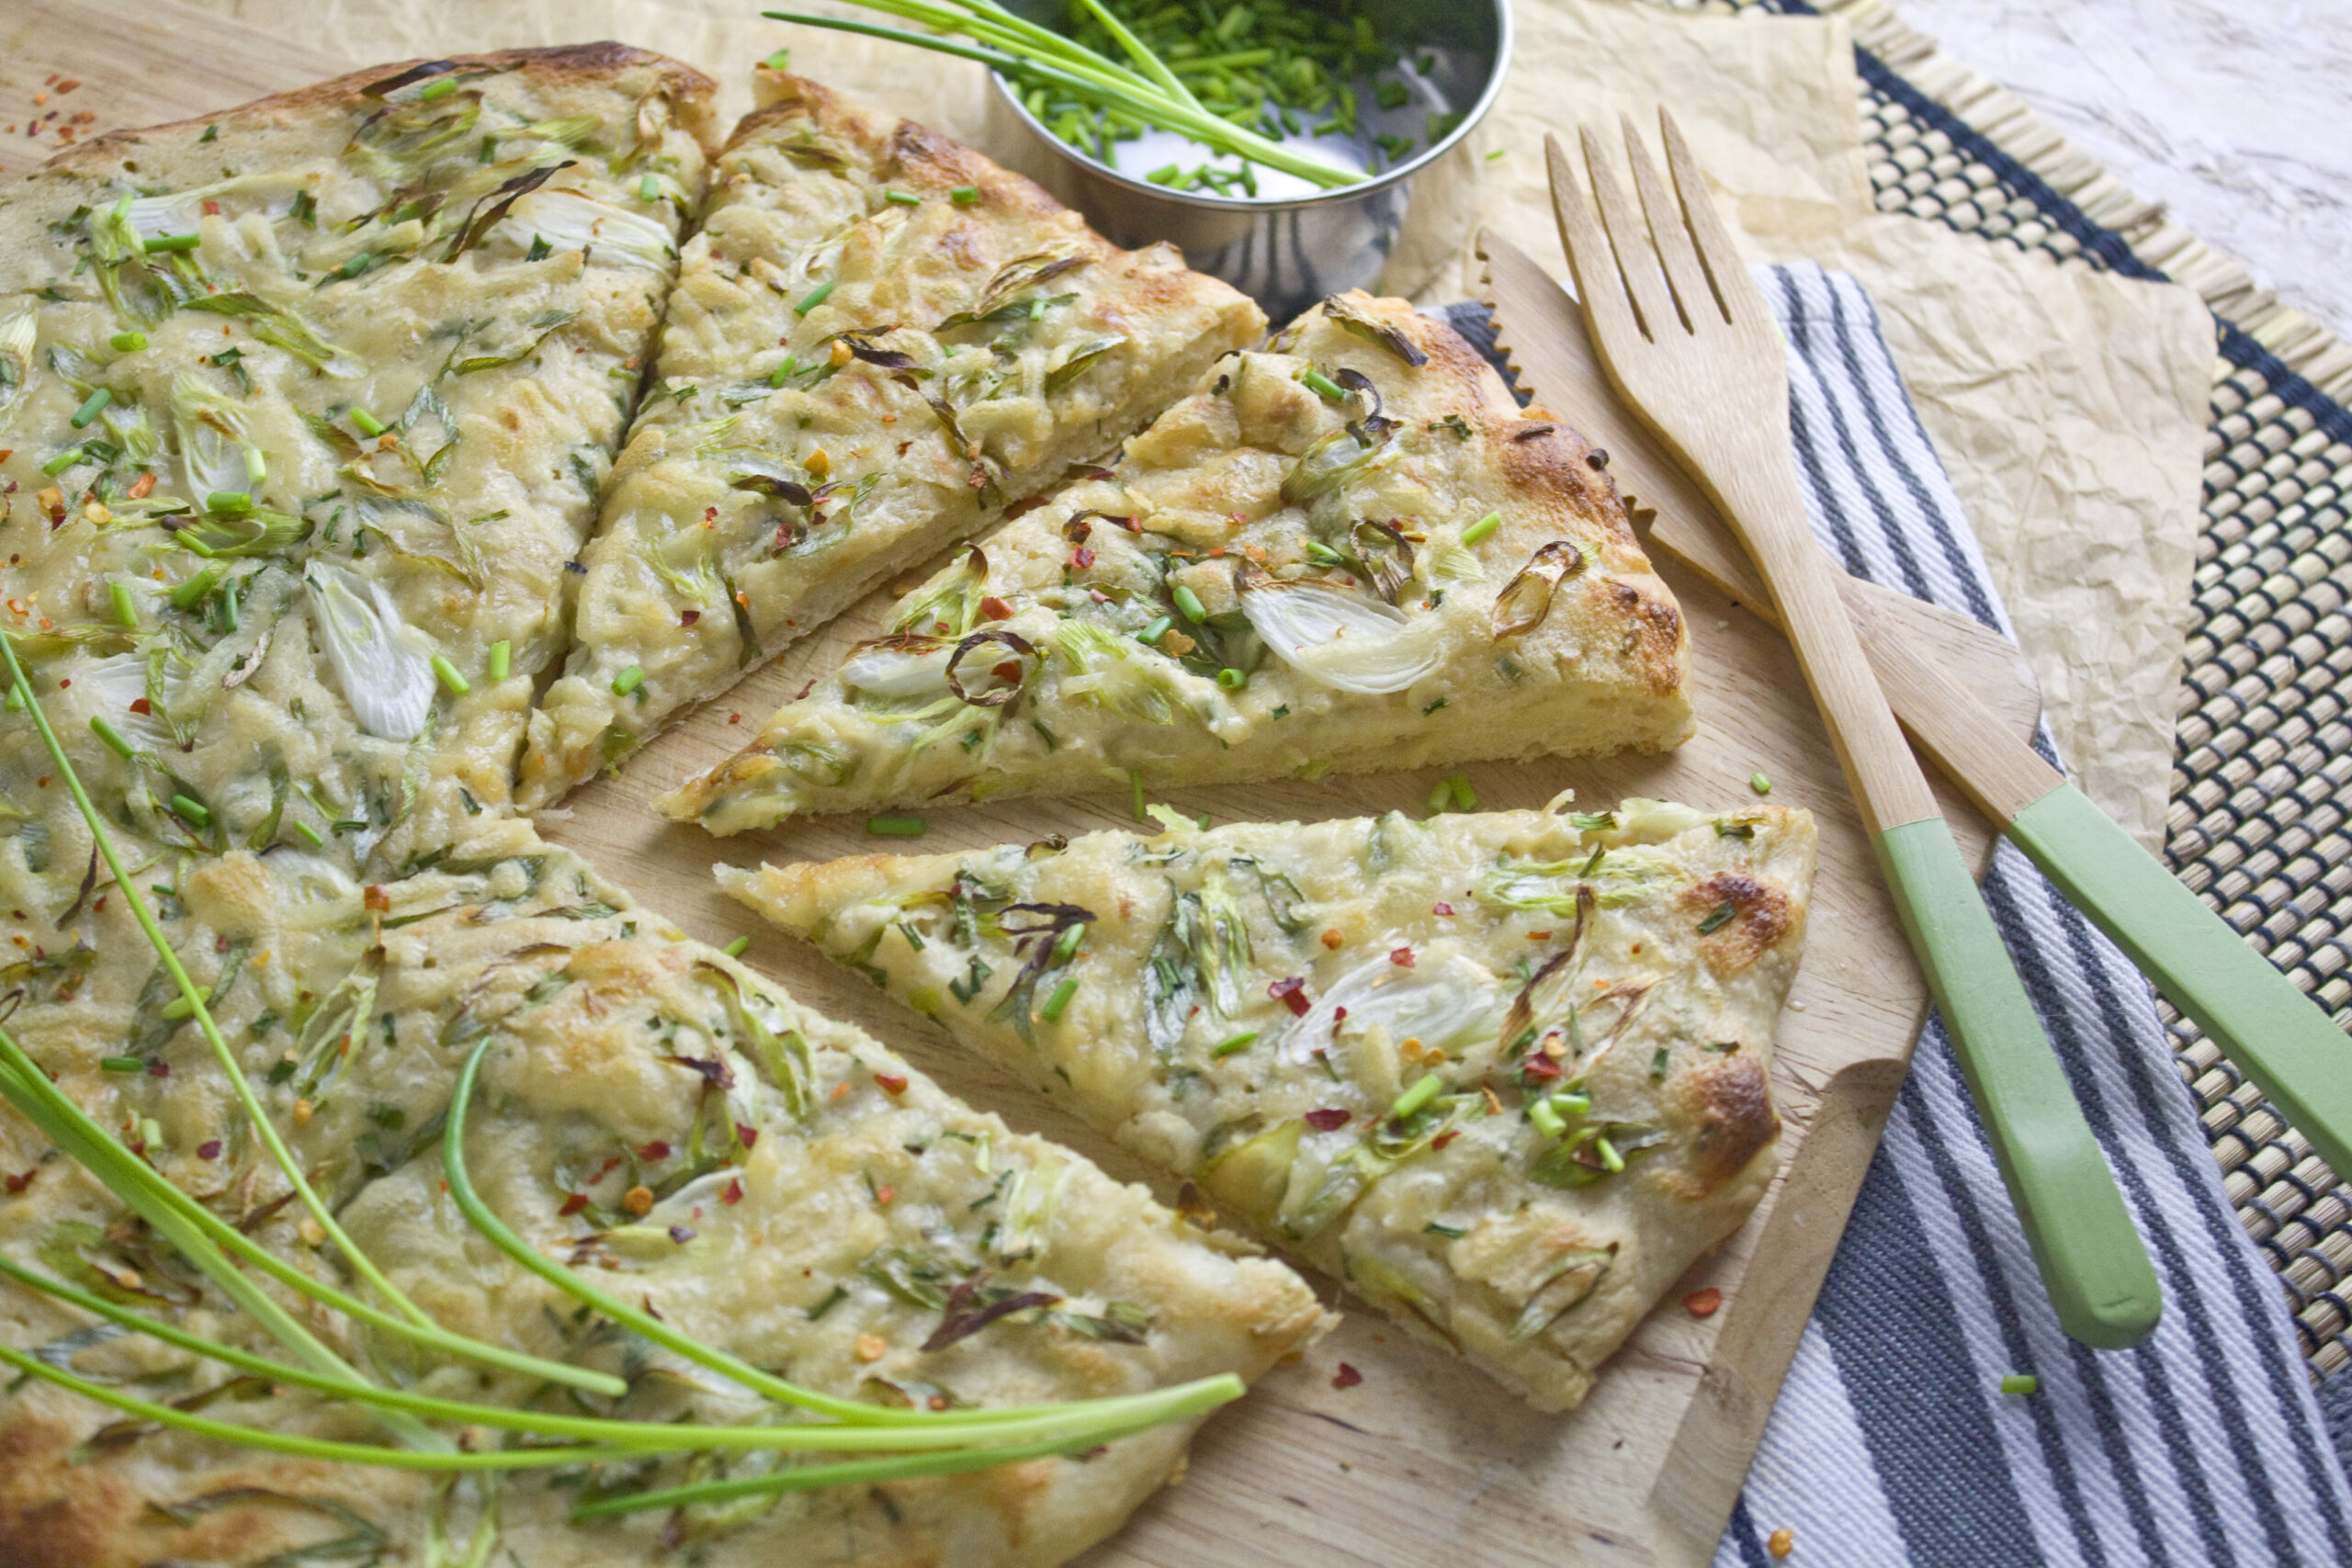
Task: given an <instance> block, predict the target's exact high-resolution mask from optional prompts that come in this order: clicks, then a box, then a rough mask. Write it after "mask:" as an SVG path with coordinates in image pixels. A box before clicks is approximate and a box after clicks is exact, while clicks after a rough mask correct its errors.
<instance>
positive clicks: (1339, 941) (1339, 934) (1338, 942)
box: [1323, 926, 1348, 952]
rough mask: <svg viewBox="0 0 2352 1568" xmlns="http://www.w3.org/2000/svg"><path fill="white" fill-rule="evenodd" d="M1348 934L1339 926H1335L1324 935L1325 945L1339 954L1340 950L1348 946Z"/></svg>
mask: <svg viewBox="0 0 2352 1568" xmlns="http://www.w3.org/2000/svg"><path fill="white" fill-rule="evenodd" d="M1347 940H1348V937H1347V933H1346V932H1345V931H1341V930H1340V928H1339V927H1337V926H1333V927H1332V928H1331V929H1330V930H1329V931H1325V932H1324V933H1323V945H1324V946H1326V947H1328V948H1330V949H1331V950H1333V951H1334V952H1337V951H1338V950H1339V949H1340V948H1341V947H1343V946H1345V945H1346V944H1347Z"/></svg>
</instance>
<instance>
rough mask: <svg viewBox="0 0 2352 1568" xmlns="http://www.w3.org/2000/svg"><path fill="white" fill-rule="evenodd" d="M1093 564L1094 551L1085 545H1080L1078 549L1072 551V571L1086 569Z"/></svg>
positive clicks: (1070, 563)
mask: <svg viewBox="0 0 2352 1568" xmlns="http://www.w3.org/2000/svg"><path fill="white" fill-rule="evenodd" d="M1093 564H1094V552H1093V551H1092V550H1091V549H1089V548H1087V547H1085V546H1083V545H1080V547H1078V548H1077V549H1074V550H1072V551H1070V553H1069V567H1070V570H1072V571H1084V570H1086V569H1087V568H1088V567H1090V566H1092V565H1093Z"/></svg>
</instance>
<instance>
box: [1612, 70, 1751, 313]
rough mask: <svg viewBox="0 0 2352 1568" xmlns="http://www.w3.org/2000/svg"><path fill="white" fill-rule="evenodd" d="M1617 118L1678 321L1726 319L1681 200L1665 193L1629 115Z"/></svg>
mask: <svg viewBox="0 0 2352 1568" xmlns="http://www.w3.org/2000/svg"><path fill="white" fill-rule="evenodd" d="M1617 120H1618V129H1619V130H1622V131H1623V132H1624V135H1625V162H1626V163H1627V164H1631V165H1632V167H1633V170H1634V191H1635V193H1636V194H1638V195H1639V196H1640V197H1641V198H1642V210H1643V211H1644V212H1645V213H1646V214H1648V216H1649V220H1650V243H1653V244H1655V245H1656V246H1657V254H1658V259H1659V261H1660V262H1662V263H1663V264H1664V265H1665V267H1666V281H1667V286H1668V288H1672V289H1673V290H1674V302H1675V304H1676V305H1677V306H1679V307H1680V309H1681V311H1682V324H1683V325H1684V326H1686V327H1689V328H1691V330H1693V331H1696V330H1697V329H1698V327H1699V325H1700V323H1701V322H1702V321H1706V320H1707V319H1708V318H1709V317H1710V316H1712V317H1713V318H1714V319H1716V320H1718V321H1728V320H1729V319H1730V318H1729V317H1727V316H1725V315H1724V313H1723V305H1722V303H1721V301H1719V300H1717V299H1716V298H1715V288H1714V285H1713V283H1712V282H1710V281H1709V280H1708V278H1707V270H1706V268H1704V267H1703V266H1701V265H1699V254H1698V253H1697V252H1696V251H1694V250H1692V249H1691V231H1690V229H1689V227H1688V226H1687V225H1686V224H1684V222H1683V221H1682V205H1681V203H1679V202H1678V201H1676V200H1675V199H1674V197H1672V196H1671V195H1669V194H1668V191H1667V188H1666V182H1665V181H1664V180H1662V179H1660V178H1659V177H1658V172H1657V164H1655V163H1652V162H1651V161H1650V153H1649V149H1648V148H1646V147H1645V146H1643V145H1642V133H1641V132H1640V131H1638V130H1634V120H1633V117H1632V116H1631V115H1620V116H1618V117H1617Z"/></svg>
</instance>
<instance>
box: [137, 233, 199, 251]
mask: <svg viewBox="0 0 2352 1568" xmlns="http://www.w3.org/2000/svg"><path fill="white" fill-rule="evenodd" d="M202 243H204V236H203V235H201V234H158V235H156V236H155V237H154V238H153V239H152V240H146V241H142V242H141V245H140V248H141V250H143V251H145V252H146V253H147V254H149V255H153V254H155V253H156V252H158V251H192V250H194V249H196V247H197V246H198V245H200V244H202Z"/></svg>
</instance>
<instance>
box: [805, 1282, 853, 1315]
mask: <svg viewBox="0 0 2352 1568" xmlns="http://www.w3.org/2000/svg"><path fill="white" fill-rule="evenodd" d="M848 1299H849V1287H848V1286H847V1285H835V1286H834V1287H833V1290H832V1293H831V1295H829V1296H827V1297H826V1298H825V1299H824V1300H823V1301H821V1302H819V1303H817V1304H816V1305H815V1306H812V1307H810V1308H809V1322H811V1323H814V1322H816V1321H817V1320H818V1319H819V1318H820V1317H822V1316H824V1315H825V1314H827V1313H829V1312H831V1311H832V1310H833V1309H834V1308H835V1307H837V1306H839V1305H841V1304H842V1303H843V1302H845V1301H847V1300H848Z"/></svg>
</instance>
